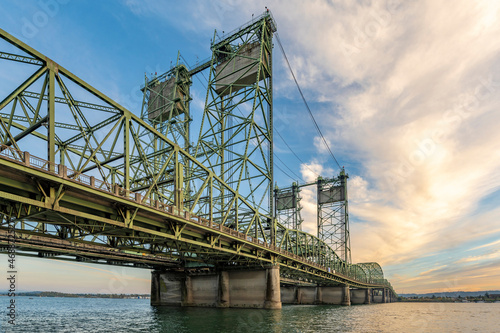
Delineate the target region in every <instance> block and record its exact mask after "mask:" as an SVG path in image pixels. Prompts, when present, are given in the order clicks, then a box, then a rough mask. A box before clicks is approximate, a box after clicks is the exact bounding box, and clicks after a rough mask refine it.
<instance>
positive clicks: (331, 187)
mask: <svg viewBox="0 0 500 333" xmlns="http://www.w3.org/2000/svg"><path fill="white" fill-rule="evenodd" d="M348 177H349V176H348V175H347V174H346V173H345V171H344V170H341V172H340V175H339V176H338V177H334V178H330V179H324V178H321V177H320V178H318V181H317V184H318V193H317V199H318V215H317V218H318V237H319V238H320V239H322V240H323V241H324V242H325V243H327V244H328V245H329V246H331V247H332V248H333V249H334V251H335V252H336V253H337V254H338V255H339V256H340V258H342V260H344V261H345V262H347V263H351V245H350V243H351V241H350V235H349V211H348V204H347V178H348Z"/></svg>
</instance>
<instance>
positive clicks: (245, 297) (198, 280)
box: [151, 266, 281, 309]
mask: <svg viewBox="0 0 500 333" xmlns="http://www.w3.org/2000/svg"><path fill="white" fill-rule="evenodd" d="M151 305H168V306H198V307H221V308H265V309H280V308H281V298H280V280H279V267H278V266H272V267H269V268H266V269H257V270H222V271H219V272H206V273H194V272H190V271H187V270H184V271H165V272H160V271H153V272H152V275H151Z"/></svg>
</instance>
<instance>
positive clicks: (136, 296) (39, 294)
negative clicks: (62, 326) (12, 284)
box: [0, 291, 151, 299]
mask: <svg viewBox="0 0 500 333" xmlns="http://www.w3.org/2000/svg"><path fill="white" fill-rule="evenodd" d="M0 296H8V294H7V293H1V294H0ZM16 296H26V297H71V298H114V299H130V298H132V299H149V298H151V295H150V294H92V293H76V294H72V293H61V292H56V291H27V292H21V293H16Z"/></svg>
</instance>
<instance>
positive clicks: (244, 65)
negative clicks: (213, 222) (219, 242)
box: [195, 13, 275, 230]
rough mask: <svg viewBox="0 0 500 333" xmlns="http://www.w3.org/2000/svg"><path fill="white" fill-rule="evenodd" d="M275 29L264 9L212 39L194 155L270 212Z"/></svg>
mask: <svg viewBox="0 0 500 333" xmlns="http://www.w3.org/2000/svg"><path fill="white" fill-rule="evenodd" d="M274 31H275V25H274V21H273V19H272V17H271V16H270V14H269V13H265V14H264V15H262V16H261V17H259V18H258V19H256V20H254V21H252V22H250V23H249V24H247V25H246V26H243V27H241V28H240V29H239V30H237V31H236V32H235V33H232V34H231V33H230V34H228V35H227V36H223V37H222V38H220V39H218V40H216V41H215V42H214V43H213V44H212V61H211V66H210V75H209V83H208V90H207V97H206V103H205V109H204V113H203V119H202V125H201V129H200V135H199V140H198V143H197V146H196V150H195V156H196V157H197V158H199V159H200V160H201V161H202V162H203V163H204V164H205V165H207V166H208V167H209V169H210V170H212V171H213V172H214V173H216V174H219V175H220V176H221V178H222V179H223V180H224V181H225V182H226V183H227V184H228V185H229V186H231V187H232V188H233V189H235V190H236V191H238V192H239V193H242V194H243V193H244V194H243V195H244V197H245V199H246V200H248V201H249V202H250V203H251V204H252V205H253V206H254V207H257V208H258V209H259V211H260V212H261V213H262V214H264V215H269V216H270V215H271V214H272V211H273V200H272V183H273V166H272V155H273V153H272V152H273V150H272V149H273V147H272V86H271V85H272V68H271V66H272V35H273V32H274ZM214 39H215V36H214ZM215 200H219V201H220V202H221V205H220V206H221V207H223V208H227V206H228V204H229V202H228V200H227V199H226V198H225V195H224V193H222V195H221V196H220V197H219V198H215ZM214 213H215V214H221V212H214ZM272 229H274V228H272V227H271V230H272Z"/></svg>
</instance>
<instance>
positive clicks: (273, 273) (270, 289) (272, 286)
mask: <svg viewBox="0 0 500 333" xmlns="http://www.w3.org/2000/svg"><path fill="white" fill-rule="evenodd" d="M264 308H266V309H281V292H280V269H279V266H272V267H270V268H268V269H267V291H266V301H265V303H264Z"/></svg>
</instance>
